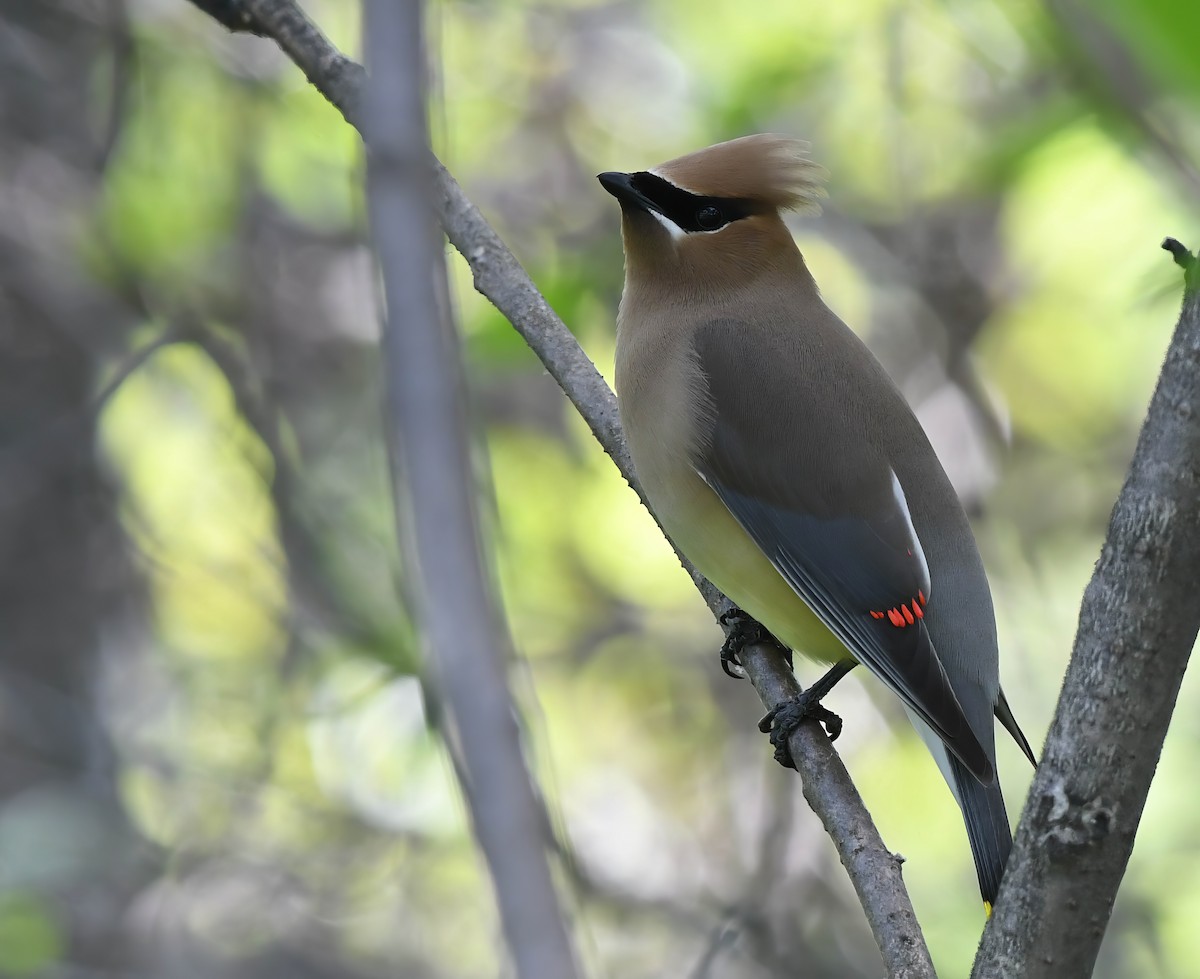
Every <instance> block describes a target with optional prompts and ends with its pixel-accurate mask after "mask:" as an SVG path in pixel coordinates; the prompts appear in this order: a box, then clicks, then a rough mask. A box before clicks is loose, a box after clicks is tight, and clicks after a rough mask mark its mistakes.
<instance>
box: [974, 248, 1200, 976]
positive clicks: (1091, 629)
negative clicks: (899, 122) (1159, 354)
mask: <svg viewBox="0 0 1200 979" xmlns="http://www.w3.org/2000/svg"><path fill="white" fill-rule="evenodd" d="M1163 247H1164V248H1166V249H1167V250H1168V251H1170V252H1171V253H1172V254H1173V255H1174V256H1175V260H1176V261H1177V262H1178V263H1179V264H1181V265H1183V266H1184V268H1185V269H1186V270H1187V283H1186V288H1185V298H1184V302H1183V310H1182V312H1181V313H1180V316H1179V323H1178V325H1177V326H1176V327H1175V335H1174V337H1173V338H1172V340H1171V345H1170V347H1169V348H1168V350H1167V356H1166V361H1165V363H1164V364H1163V368H1162V373H1161V374H1160V375H1159V378H1158V386H1157V388H1156V390H1155V392H1154V397H1153V398H1152V400H1151V402H1150V410H1149V412H1148V413H1147V415H1146V421H1145V423H1144V424H1143V425H1142V432H1141V435H1140V436H1139V438H1138V444H1137V448H1136V450H1135V451H1134V456H1133V462H1132V464H1131V465H1130V468H1129V475H1128V476H1127V477H1126V480H1125V486H1124V488H1123V489H1122V490H1121V495H1120V497H1119V498H1118V499H1117V502H1116V505H1115V506H1114V507H1113V512H1112V519H1111V521H1110V523H1109V527H1108V536H1107V540H1106V541H1105V542H1104V548H1103V550H1102V551H1101V552H1100V560H1099V562H1098V563H1097V565H1096V570H1095V573H1094V574H1093V575H1092V580H1091V583H1090V584H1089V585H1088V587H1087V591H1086V592H1085V593H1084V596H1083V606H1082V608H1080V610H1079V629H1078V632H1077V633H1076V636H1075V648H1074V651H1073V652H1072V654H1071V663H1070V666H1069V667H1068V668H1067V677H1066V682H1065V683H1064V685H1063V691H1062V695H1061V697H1060V698H1059V701H1058V709H1057V711H1056V713H1055V716H1054V721H1053V723H1052V724H1051V726H1050V731H1049V734H1048V735H1047V737H1046V747H1045V751H1044V753H1043V755H1042V762H1041V765H1040V766H1039V767H1038V772H1037V775H1036V777H1035V778H1034V782H1033V785H1032V786H1031V787H1030V789H1029V796H1028V798H1027V799H1026V802H1025V811H1024V813H1023V814H1022V816H1021V825H1020V828H1019V830H1018V833H1017V838H1016V841H1015V846H1014V849H1013V853H1012V857H1011V858H1010V859H1009V865H1008V870H1007V871H1006V872H1005V875H1004V882H1003V884H1002V885H1001V888H1000V900H999V902H998V903H997V910H996V915H995V917H994V918H993V919H992V921H991V922H990V923H989V926H988V927H987V929H986V930H985V932H984V936H983V943H982V945H981V947H980V950H979V955H978V957H977V959H976V962H975V969H974V971H973V972H972V973H971V974H972V976H975V977H977V979H983V977H992V976H1022V977H1028V979H1075V977H1086V976H1090V975H1091V974H1092V967H1093V965H1094V964H1095V961H1096V955H1097V953H1098V952H1099V950H1100V941H1101V939H1102V938H1103V937H1104V930H1105V927H1106V926H1107V925H1108V919H1109V915H1110V914H1111V912H1112V906H1113V901H1114V899H1115V897H1116V893H1117V888H1118V886H1119V885H1120V883H1121V877H1122V876H1123V875H1124V873H1125V866H1126V864H1127V863H1128V862H1129V855H1130V853H1131V852H1132V850H1133V841H1134V836H1135V834H1136V833H1137V827H1138V821H1139V820H1140V819H1141V815H1142V807H1143V806H1144V805H1145V802H1146V795H1147V793H1148V792H1149V790H1150V780H1151V778H1152V777H1153V776H1154V769H1155V767H1156V766H1157V765H1158V757H1159V754H1160V753H1161V751H1162V744H1163V739H1164V738H1165V737H1166V734H1167V724H1168V723H1169V722H1170V719H1171V712H1172V710H1173V709H1174V706H1175V698H1176V696H1177V695H1178V693H1179V685H1180V683H1181V682H1182V680H1183V673H1184V670H1185V669H1186V668H1187V662H1188V657H1189V656H1190V654H1191V651H1192V647H1193V646H1194V645H1195V642H1196V633H1197V629H1198V628H1200V603H1198V602H1197V601H1196V599H1195V594H1194V589H1195V582H1196V579H1197V577H1200V291H1197V289H1196V286H1197V284H1198V283H1197V276H1198V274H1200V265H1198V264H1197V262H1196V260H1195V259H1194V258H1192V256H1191V255H1189V254H1188V252H1187V250H1186V249H1184V248H1183V246H1182V245H1180V244H1179V243H1178V242H1176V241H1174V239H1170V238H1169V239H1167V241H1165V242H1163Z"/></svg>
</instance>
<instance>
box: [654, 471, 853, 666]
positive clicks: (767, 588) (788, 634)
mask: <svg viewBox="0 0 1200 979" xmlns="http://www.w3.org/2000/svg"><path fill="white" fill-rule="evenodd" d="M674 475H675V478H674V479H671V480H670V481H669V483H670V484H671V485H666V484H665V482H666V481H662V480H655V479H654V477H653V476H651V477H650V480H649V482H650V483H651V484H656V485H653V486H652V485H645V489H646V494H647V496H649V497H650V502H651V504H652V505H653V506H654V508H655V512H656V513H657V514H658V515H659V519H661V520H662V522H663V526H664V528H665V529H666V531H667V533H668V534H669V535H670V537H671V538H672V540H674V541H675V544H676V546H678V548H679V549H680V550H681V551H683V553H684V554H686V555H687V557H688V558H689V560H691V562H692V563H693V564H695V565H696V567H697V568H698V569H699V570H700V572H701V574H703V575H704V576H705V577H706V578H708V580H709V581H711V582H712V583H713V584H714V585H716V586H717V587H718V588H720V589H721V591H723V592H724V593H725V594H726V595H728V596H729V598H730V599H731V600H732V601H733V602H734V603H735V604H736V605H738V606H739V607H740V608H742V609H744V610H745V611H746V612H748V613H749V614H750V615H752V616H754V618H756V619H757V620H758V621H759V622H761V623H762V624H763V625H765V626H766V627H767V628H768V629H770V630H771V632H772V633H774V635H775V636H776V637H777V638H778V639H779V640H780V641H781V642H782V643H784V645H786V646H788V647H789V648H791V649H793V650H795V651H796V652H798V653H800V654H802V655H804V656H807V657H809V658H810V659H814V660H818V661H820V662H826V663H833V662H836V661H837V660H841V659H845V658H846V657H847V656H849V655H850V653H849V651H848V650H847V649H846V647H845V646H843V645H842V643H841V642H840V641H839V640H838V639H837V637H835V636H834V635H833V633H831V632H830V631H829V630H828V629H827V628H825V625H824V624H823V623H822V622H821V620H820V619H818V618H817V616H816V615H815V614H813V612H812V610H811V609H810V608H809V607H808V606H807V605H806V604H805V603H804V601H803V599H801V598H800V596H799V595H797V594H796V592H795V591H794V590H793V589H792V586H791V585H789V584H788V583H787V582H786V581H785V580H784V579H783V577H782V575H780V574H779V572H778V571H776V570H775V567H774V565H772V564H771V562H770V561H768V560H767V557H766V555H764V554H763V552H762V551H761V550H759V548H758V545H756V544H755V543H754V541H753V540H752V539H751V538H750V535H749V534H747V533H746V531H745V530H743V529H742V526H741V524H739V523H738V522H737V521H736V520H735V519H734V518H733V515H732V514H731V513H730V512H729V510H728V508H726V506H725V504H724V503H722V502H721V499H720V497H718V496H717V495H716V493H714V492H713V491H712V490H711V489H710V488H709V487H708V485H707V484H706V483H705V482H704V481H703V480H702V479H700V477H699V476H697V475H695V474H694V473H691V472H689V473H687V474H680V473H678V472H676V473H675V474H674ZM688 477H690V478H688ZM646 482H647V481H646V480H645V479H643V483H644V484H645V483H646Z"/></svg>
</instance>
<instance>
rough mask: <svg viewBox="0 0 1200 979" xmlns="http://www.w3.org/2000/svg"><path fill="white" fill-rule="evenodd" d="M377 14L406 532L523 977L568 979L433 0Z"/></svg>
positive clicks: (422, 609) (392, 360)
mask: <svg viewBox="0 0 1200 979" xmlns="http://www.w3.org/2000/svg"><path fill="white" fill-rule="evenodd" d="M263 6H264V7H266V6H274V7H275V8H276V9H279V8H281V7H284V6H286V5H283V4H274V5H263ZM365 13H366V16H365V23H364V46H365V48H366V52H367V58H368V63H369V64H370V65H371V66H372V69H373V70H372V74H371V79H370V82H369V84H368V87H367V91H366V95H365V98H366V104H365V106H364V115H363V119H364V123H365V125H364V128H365V129H366V130H367V132H368V133H369V135H370V145H371V152H370V154H369V157H368V164H367V174H368V181H367V187H368V198H369V203H370V214H371V225H372V231H373V234H374V238H375V243H376V248H377V251H378V255H379V264H380V268H381V271H382V273H383V283H384V291H385V294H386V298H387V310H388V312H387V323H386V326H385V330H384V357H385V366H386V374H387V388H388V409H389V410H388V421H389V423H390V429H391V432H390V443H391V445H390V448H391V454H392V460H393V465H394V467H395V470H396V482H397V484H398V488H402V490H403V492H402V493H398V494H397V522H398V524H399V526H400V527H401V529H402V532H401V543H402V546H403V547H404V548H405V550H406V552H408V553H409V554H410V555H412V556H413V558H414V559H415V560H414V562H413V563H414V565H415V568H416V570H417V576H416V577H417V585H416V590H417V591H418V592H419V600H418V601H417V602H416V603H414V604H415V608H414V613H415V615H416V616H417V617H418V620H419V623H420V626H421V632H422V634H423V635H424V636H425V637H426V640H427V641H428V643H429V645H430V646H431V647H432V650H433V653H434V655H433V656H432V664H433V667H434V672H435V674H436V676H437V683H438V689H439V691H440V692H441V694H442V696H443V697H444V699H445V702H446V703H447V705H448V706H449V708H450V714H451V718H452V720H453V726H454V730H455V732H456V734H457V736H458V739H459V741H460V743H461V758H462V770H463V773H464V776H465V777H464V778H463V791H464V794H465V795H466V797H467V802H468V806H469V808H470V811H471V818H472V822H473V824H474V829H475V837H476V839H477V840H478V841H479V845H480V848H481V849H482V850H483V854H484V857H485V859H486V860H487V863H488V867H489V869H490V870H491V876H492V882H493V885H494V888H495V892H496V899H497V904H498V906H499V909H500V920H501V924H502V926H503V928H504V933H505V937H506V939H507V942H508V947H509V950H510V952H511V953H512V958H513V961H514V963H515V965H516V968H517V974H518V975H519V976H520V977H521V979H572V977H575V976H577V975H579V969H578V966H577V964H576V962H575V956H574V952H573V950H572V948H571V943H570V940H569V938H568V936H567V929H566V925H565V923H564V919H563V914H562V910H561V908H560V906H559V903H558V899H557V896H556V894H555V891H554V883H553V881H552V880H551V877H550V863H549V858H548V855H547V853H546V848H545V846H544V843H545V840H544V839H543V837H542V826H543V825H544V824H543V821H542V819H541V810H540V807H539V805H538V802H537V798H536V796H535V795H534V790H533V784H532V782H531V779H530V775H529V771H528V770H527V768H526V766H525V761H524V758H523V757H522V753H521V744H520V735H519V732H518V729H517V723H516V711H515V708H514V705H513V702H512V698H511V696H510V694H509V690H508V685H507V682H506V678H505V674H504V664H505V662H506V660H507V659H508V657H507V656H506V655H505V646H506V643H505V640H504V638H503V634H502V629H501V628H500V626H499V622H500V616H499V614H498V611H497V609H496V607H495V603H494V601H493V597H492V595H491V594H490V590H489V588H488V583H487V576H486V575H485V572H484V567H483V560H482V558H481V553H480V536H479V515H478V513H477V512H476V509H475V507H476V496H477V494H476V491H475V476H474V473H473V472H472V467H471V463H470V443H469V436H468V429H467V419H466V407H465V403H466V398H465V394H464V389H463V388H464V385H463V378H462V370H461V358H460V351H459V343H458V336H457V333H456V331H455V329H454V326H453V324H452V323H450V322H449V320H448V317H449V301H448V298H447V296H446V295H445V271H444V269H443V268H441V267H439V265H440V263H441V262H442V260H443V259H442V250H441V239H440V235H438V234H437V231H436V224H435V221H434V211H433V206H432V199H433V174H432V172H431V171H430V169H429V148H428V144H427V136H426V121H425V93H424V84H423V82H424V77H423V76H424V67H425V56H424V47H423V43H422V18H421V0H368V2H367V4H366V7H365ZM263 21H264V23H270V21H269V20H268V19H267V18H265V17H264V18H263ZM336 60H337V59H330V62H329V63H336ZM439 286H440V288H439Z"/></svg>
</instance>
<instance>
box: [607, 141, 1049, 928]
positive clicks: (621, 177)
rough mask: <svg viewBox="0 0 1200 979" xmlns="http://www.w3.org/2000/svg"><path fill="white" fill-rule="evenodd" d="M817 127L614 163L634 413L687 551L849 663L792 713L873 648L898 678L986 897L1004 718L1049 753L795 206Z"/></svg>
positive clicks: (799, 636)
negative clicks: (797, 134)
mask: <svg viewBox="0 0 1200 979" xmlns="http://www.w3.org/2000/svg"><path fill="white" fill-rule="evenodd" d="M807 149H808V144H807V143H805V142H803V141H800V140H797V139H793V138H791V137H788V136H783V135H778V134H773V133H762V134H757V135H751V136H744V137H742V138H739V139H734V140H730V141H728V142H723V143H718V144H716V145H714V146H709V147H707V148H705V149H701V150H697V151H695V152H692V153H688V154H687V155H685V156H680V157H678V158H676V159H672V160H670V161H668V162H666V163H662V164H659V165H658V166H655V167H652V168H651V169H649V170H640V171H636V172H616V171H612V172H607V173H602V174H599V175H598V179H599V181H600V184H601V186H602V187H603V188H604V189H605V190H606V191H608V193H610V194H611V195H612V196H613V197H615V198H616V199H617V201H618V203H619V204H620V209H621V232H622V242H623V246H624V255H625V281H624V288H623V290H622V294H621V300H620V304H619V307H618V312H617V333H616V372H615V380H616V390H617V403H618V407H619V413H620V419H621V423H622V427H623V428H624V431H625V436H626V440H627V443H628V447H629V452H630V455H631V458H632V461H633V466H634V472H635V475H636V477H637V480H638V482H639V483H640V484H641V487H642V491H643V493H644V494H645V497H646V499H647V501H648V502H649V504H650V507H651V509H652V510H653V512H654V514H655V515H656V517H657V518H658V520H659V522H660V524H661V526H662V528H663V530H664V531H665V532H666V534H667V536H668V537H669V538H670V539H671V541H672V542H673V543H674V544H675V546H676V547H677V548H678V549H679V551H680V552H681V553H682V554H684V555H685V556H686V557H687V558H688V559H689V560H690V561H691V562H692V563H693V564H694V565H695V566H696V568H697V569H698V570H699V571H700V572H701V573H702V574H703V575H704V576H705V577H707V578H708V579H709V580H710V581H711V582H713V584H715V585H716V586H717V587H718V588H720V589H721V590H722V591H723V592H724V593H725V594H726V595H727V596H728V597H729V598H730V600H731V601H732V602H733V603H735V605H736V606H737V607H738V608H739V609H740V610H742V611H743V612H744V613H745V615H747V616H750V617H752V618H753V619H754V620H756V621H757V622H758V623H761V625H762V627H764V628H765V629H767V630H769V631H770V633H771V634H772V635H773V636H774V637H775V638H777V639H778V640H779V641H780V642H781V643H782V644H783V645H784V646H785V647H787V648H788V649H790V650H793V651H795V652H797V653H800V654H801V655H803V656H806V657H808V658H811V659H813V660H816V661H818V662H825V663H829V664H832V666H831V668H830V669H829V671H828V672H827V673H826V674H825V676H824V677H822V679H821V680H819V681H817V683H815V684H814V685H813V686H812V687H810V688H809V690H808V691H806V692H805V695H804V697H803V698H802V700H801V701H800V702H799V705H798V709H797V710H795V711H793V712H792V714H791V715H790V718H789V722H790V723H791V724H792V726H794V724H795V723H798V722H799V720H800V719H801V718H803V717H804V716H805V715H806V714H812V713H818V714H819V712H820V711H822V710H823V708H820V707H819V706H818V704H819V699H820V697H822V696H824V695H825V694H826V693H828V691H829V689H831V688H832V686H833V685H834V684H835V683H836V682H837V681H838V680H839V679H841V677H842V676H844V675H845V674H846V673H847V672H849V670H850V669H851V668H853V667H854V666H855V665H857V664H862V665H863V666H865V667H866V668H867V670H868V671H870V673H872V674H874V676H875V677H877V678H878V679H879V680H880V681H882V683H883V684H884V685H885V686H886V687H887V688H889V689H890V690H891V691H892V692H893V693H895V694H896V695H897V696H898V697H899V698H900V700H901V702H902V704H903V706H904V709H905V711H906V713H907V714H908V716H909V719H910V720H911V722H912V724H913V725H914V727H915V728H916V730H917V732H918V733H919V734H920V736H921V738H922V740H923V741H924V742H925V744H926V745H927V746H928V748H929V751H930V752H931V754H932V755H933V757H934V760H935V761H936V763H937V765H938V767H939V769H940V770H941V772H942V774H943V776H944V777H945V779H946V782H947V784H948V785H949V787H950V790H951V792H952V793H953V795H954V797H955V799H956V800H957V802H958V804H959V806H960V808H961V810H962V814H963V819H964V823H965V825H966V830H967V836H968V840H969V842H970V847H971V852H972V855H973V857H974V863H975V868H976V872H977V877H978V881H979V888H980V893H981V895H982V897H983V901H984V905H985V908H986V910H987V913H988V914H989V915H990V913H991V908H992V904H993V903H994V901H995V899H996V894H997V891H998V890H999V887H1000V880H1001V877H1002V875H1003V872H1004V866H1005V863H1006V861H1007V859H1008V855H1009V851H1010V850H1011V847H1012V833H1011V829H1010V827H1009V822H1008V815H1007V813H1006V811H1005V807H1004V797H1003V794H1002V792H1001V789H1000V783H999V779H998V777H997V772H996V739H995V725H994V719H998V720H999V721H1000V722H1001V724H1002V725H1003V726H1004V727H1005V729H1006V730H1007V731H1008V732H1009V733H1010V735H1011V736H1012V737H1013V739H1014V740H1015V741H1016V743H1017V745H1018V746H1019V747H1020V749H1021V750H1022V751H1023V752H1024V754H1025V755H1026V756H1027V757H1028V758H1029V760H1030V762H1032V763H1033V764H1034V765H1035V766H1036V764H1037V762H1036V759H1035V758H1034V754H1033V751H1032V749H1031V748H1030V745H1029V742H1028V740H1027V739H1026V737H1025V735H1024V734H1023V733H1022V732H1021V729H1020V727H1019V726H1018V725H1017V722H1016V719H1015V718H1014V716H1013V713H1012V710H1011V709H1010V708H1009V705H1008V701H1007V699H1006V698H1005V696H1004V693H1003V691H1002V689H1001V687H1000V680H999V650H998V643H997V635H996V618H995V611H994V609H993V605H992V597H991V590H990V588H989V585H988V579H987V575H986V573H985V571H984V566H983V562H982V559H981V558H980V554H979V549H978V546H977V545H976V542H975V538H974V535H973V533H972V530H971V525H970V523H969V521H968V518H967V515H966V513H965V511H964V509H963V506H962V504H961V502H960V501H959V498H958V496H957V494H956V493H955V490H954V487H953V486H952V485H951V482H950V480H949V478H948V477H947V475H946V472H945V470H944V468H943V467H942V465H941V463H940V461H939V460H938V457H937V454H936V453H935V451H934V449H933V447H932V445H931V444H930V441H929V439H928V437H927V436H926V434H925V432H924V430H923V429H922V427H921V424H920V422H919V421H918V420H917V418H916V416H915V415H914V413H913V411H912V409H911V408H910V407H909V405H908V403H907V402H906V401H905V399H904V396H903V395H902V394H901V392H900V390H899V388H898V387H897V386H896V384H895V383H894V382H893V380H892V379H891V377H890V376H889V375H888V373H887V371H886V370H885V369H884V367H883V366H882V365H881V364H880V363H879V361H878V360H877V359H876V358H875V357H874V355H873V354H872V353H871V351H870V350H869V349H868V348H867V346H866V344H865V343H864V342H863V341H862V340H861V339H860V338H859V337H858V336H857V335H856V334H855V333H854V332H853V331H852V330H851V329H850V328H849V327H848V326H847V325H846V324H845V323H843V322H842V321H841V320H840V319H839V318H838V317H837V316H836V315H835V314H834V313H833V312H832V311H831V310H830V309H829V307H828V306H827V305H826V304H825V302H824V301H823V299H822V298H821V293H820V291H819V289H818V287H817V283H816V281H815V280H814V278H813V276H812V274H811V273H810V272H809V270H808V267H807V265H806V263H805V260H804V257H803V256H802V254H801V252H800V250H799V248H798V247H797V245H796V242H795V239H794V238H793V236H792V234H791V232H790V231H789V230H788V228H787V225H786V224H785V223H784V220H783V216H782V215H783V213H785V212H787V211H791V210H816V209H818V202H819V199H820V198H821V197H822V196H824V190H823V186H822V180H823V176H824V171H823V170H822V169H821V168H820V167H818V166H817V165H816V164H814V163H813V162H812V161H811V160H810V159H809V157H808V153H807ZM826 713H827V712H826ZM781 718H782V715H780V716H779V717H776V721H777V722H778V721H780V720H781ZM834 719H835V720H836V718H834ZM839 727H840V722H839ZM830 734H831V736H835V735H836V731H834V730H832V729H831V731H830Z"/></svg>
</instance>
